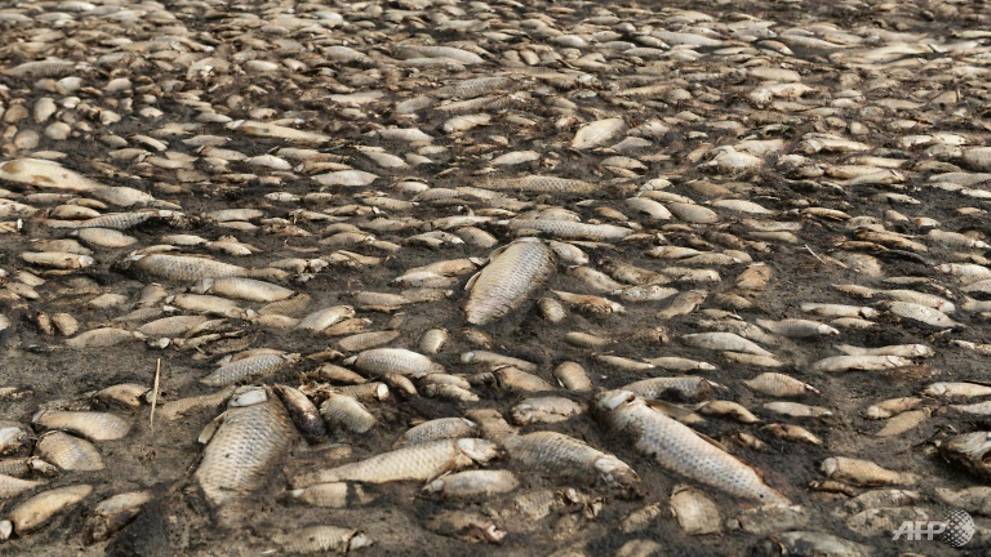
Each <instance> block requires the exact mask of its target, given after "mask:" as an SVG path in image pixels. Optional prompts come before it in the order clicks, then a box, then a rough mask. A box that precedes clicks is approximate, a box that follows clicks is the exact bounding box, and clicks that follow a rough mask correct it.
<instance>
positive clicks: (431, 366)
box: [345, 348, 444, 377]
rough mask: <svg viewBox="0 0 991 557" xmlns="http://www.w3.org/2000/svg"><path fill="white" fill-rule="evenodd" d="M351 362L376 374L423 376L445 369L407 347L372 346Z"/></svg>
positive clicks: (363, 369)
mask: <svg viewBox="0 0 991 557" xmlns="http://www.w3.org/2000/svg"><path fill="white" fill-rule="evenodd" d="M345 363H348V362H345ZM350 363H353V364H354V366H355V367H356V368H358V369H360V370H362V371H365V372H368V373H373V374H376V375H387V374H392V373H397V374H400V375H409V376H411V377H422V376H424V375H427V374H430V373H442V372H443V371H444V368H443V366H441V365H440V364H438V363H435V362H433V361H432V360H431V359H430V358H428V357H426V356H424V355H423V354H419V353H417V352H413V351H412V350H407V349H405V348H372V349H371V350H365V351H364V352H361V353H359V354H358V355H357V356H355V357H354V358H353V361H351V362H350Z"/></svg>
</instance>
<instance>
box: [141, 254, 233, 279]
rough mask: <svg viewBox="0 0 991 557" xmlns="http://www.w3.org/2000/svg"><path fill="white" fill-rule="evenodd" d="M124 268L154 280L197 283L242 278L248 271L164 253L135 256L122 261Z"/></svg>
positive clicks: (225, 264)
mask: <svg viewBox="0 0 991 557" xmlns="http://www.w3.org/2000/svg"><path fill="white" fill-rule="evenodd" d="M123 265H125V267H126V268H132V269H136V270H137V271H139V272H141V273H144V274H146V275H148V276H151V277H154V278H161V279H165V280H171V281H175V282H197V281H200V280H203V279H208V278H224V277H243V276H245V275H247V274H248V269H245V268H244V267H241V266H240V265H232V264H230V263H224V262H221V261H214V260H212V259H206V258H202V257H192V256H188V255H170V254H164V253H151V254H135V255H131V256H129V257H128V258H127V259H125V260H124V261H123Z"/></svg>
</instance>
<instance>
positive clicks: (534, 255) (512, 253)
mask: <svg viewBox="0 0 991 557" xmlns="http://www.w3.org/2000/svg"><path fill="white" fill-rule="evenodd" d="M555 264H556V263H555V259H554V252H552V251H551V249H550V248H549V247H548V246H547V244H545V243H544V242H542V241H540V240H538V239H536V238H523V239H520V240H517V241H515V242H513V243H511V244H509V245H508V246H506V247H505V248H502V249H500V250H498V251H496V252H495V254H493V256H492V258H491V260H490V261H489V264H488V265H486V266H485V268H484V269H482V270H481V272H479V273H478V274H477V275H475V277H474V278H473V279H472V280H471V282H469V283H468V287H469V288H470V289H471V292H470V293H469V294H468V301H467V302H466V303H465V317H466V318H467V319H468V322H469V323H472V324H474V325H484V324H486V323H491V322H492V321H495V320H496V319H499V318H501V317H504V316H505V315H507V314H509V313H510V312H512V311H513V310H515V309H516V308H518V307H520V305H521V304H523V302H524V301H525V300H526V299H527V297H529V296H530V295H531V294H533V293H534V292H535V291H536V290H537V289H539V288H540V286H541V285H542V284H543V283H544V282H545V281H546V280H547V279H548V278H549V277H550V276H551V273H553V272H554V267H555Z"/></svg>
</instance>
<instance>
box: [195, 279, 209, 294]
mask: <svg viewBox="0 0 991 557" xmlns="http://www.w3.org/2000/svg"><path fill="white" fill-rule="evenodd" d="M213 283H214V279H212V278H205V279H203V280H201V281H199V282H197V283H196V284H195V285H194V286H193V287H192V288H190V291H192V292H195V293H197V294H206V293H207V292H209V291H210V289H211V288H213Z"/></svg>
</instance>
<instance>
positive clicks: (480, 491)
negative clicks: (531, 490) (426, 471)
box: [423, 470, 520, 498]
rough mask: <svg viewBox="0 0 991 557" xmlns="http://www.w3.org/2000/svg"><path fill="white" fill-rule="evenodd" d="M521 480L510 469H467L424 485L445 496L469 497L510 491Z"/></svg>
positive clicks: (425, 488) (426, 489)
mask: <svg viewBox="0 0 991 557" xmlns="http://www.w3.org/2000/svg"><path fill="white" fill-rule="evenodd" d="M519 485H520V482H519V480H517V479H516V476H515V475H514V474H513V473H512V472H510V471H509V470H466V471H464V472H455V473H453V474H448V475H446V476H442V477H440V478H438V479H436V480H434V481H432V482H430V483H428V484H427V485H425V486H424V487H423V490H424V491H426V492H428V493H436V494H438V495H441V496H443V497H451V498H468V497H480V496H492V495H496V494H498V493H508V492H510V491H513V490H515V489H516V488H517V487H519Z"/></svg>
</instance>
